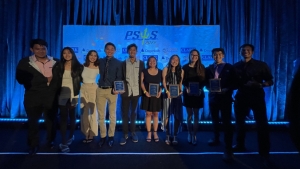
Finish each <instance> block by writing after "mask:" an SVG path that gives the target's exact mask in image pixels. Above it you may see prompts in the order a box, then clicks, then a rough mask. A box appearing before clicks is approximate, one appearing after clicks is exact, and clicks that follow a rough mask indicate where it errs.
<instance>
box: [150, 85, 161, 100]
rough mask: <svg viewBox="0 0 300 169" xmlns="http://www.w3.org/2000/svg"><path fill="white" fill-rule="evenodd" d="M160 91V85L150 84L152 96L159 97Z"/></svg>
mask: <svg viewBox="0 0 300 169" xmlns="http://www.w3.org/2000/svg"><path fill="white" fill-rule="evenodd" d="M158 90H159V84H156V83H149V95H150V96H155V97H156V96H157V94H158Z"/></svg>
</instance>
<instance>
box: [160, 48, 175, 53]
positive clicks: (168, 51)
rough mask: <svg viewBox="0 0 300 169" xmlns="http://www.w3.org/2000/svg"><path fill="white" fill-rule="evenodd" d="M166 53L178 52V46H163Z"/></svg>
mask: <svg viewBox="0 0 300 169" xmlns="http://www.w3.org/2000/svg"><path fill="white" fill-rule="evenodd" d="M162 51H163V52H164V53H176V52H178V48H163V50H162Z"/></svg>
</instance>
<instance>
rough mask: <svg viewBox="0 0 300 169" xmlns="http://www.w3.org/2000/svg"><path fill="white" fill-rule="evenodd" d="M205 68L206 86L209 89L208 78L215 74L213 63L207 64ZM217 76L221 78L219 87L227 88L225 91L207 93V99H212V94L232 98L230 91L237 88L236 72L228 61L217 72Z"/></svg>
mask: <svg viewBox="0 0 300 169" xmlns="http://www.w3.org/2000/svg"><path fill="white" fill-rule="evenodd" d="M205 69H206V70H205V79H206V87H207V88H208V89H209V79H213V78H214V76H215V67H214V64H211V65H209V66H208V67H206V68H205ZM219 78H221V88H222V89H224V88H226V89H228V90H227V91H226V92H225V93H224V92H223V93H209V97H210V98H209V99H210V100H211V99H214V96H215V97H221V96H222V97H228V99H230V100H232V92H233V90H235V89H236V88H237V74H236V72H235V69H234V67H233V66H232V65H231V64H229V63H225V65H224V67H223V69H222V71H221V72H220V73H219ZM220 94H221V95H220Z"/></svg>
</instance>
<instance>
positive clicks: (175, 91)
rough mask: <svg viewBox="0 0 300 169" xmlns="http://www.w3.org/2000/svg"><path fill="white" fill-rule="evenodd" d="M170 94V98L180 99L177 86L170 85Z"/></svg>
mask: <svg viewBox="0 0 300 169" xmlns="http://www.w3.org/2000/svg"><path fill="white" fill-rule="evenodd" d="M169 92H170V97H171V98H175V97H178V95H179V86H178V85H177V84H170V85H169Z"/></svg>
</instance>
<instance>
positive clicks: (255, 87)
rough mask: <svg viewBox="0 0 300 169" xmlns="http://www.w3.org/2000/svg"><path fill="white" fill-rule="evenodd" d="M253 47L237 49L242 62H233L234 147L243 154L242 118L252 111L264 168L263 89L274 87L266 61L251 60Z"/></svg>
mask: <svg viewBox="0 0 300 169" xmlns="http://www.w3.org/2000/svg"><path fill="white" fill-rule="evenodd" d="M253 52H254V46H253V45H251V44H244V45H242V46H241V47H240V55H241V56H242V60H241V61H239V62H237V63H235V64H234V67H235V68H236V71H237V75H238V90H237V93H236V95H235V104H234V111H235V118H236V127H237V144H236V145H235V146H234V147H233V150H234V151H245V150H246V148H245V132H246V131H245V130H246V128H245V118H246V116H247V115H248V114H249V109H252V111H253V114H254V117H255V118H254V119H255V121H256V126H257V134H258V147H259V154H260V155H261V157H262V159H263V160H264V164H265V165H267V163H268V161H269V160H268V157H269V151H270V138H269V129H268V119H267V110H266V102H265V92H264V89H263V88H264V87H269V86H271V85H273V76H272V74H271V71H270V68H269V67H268V65H267V64H266V63H265V62H262V61H259V60H256V59H253V58H252V55H253Z"/></svg>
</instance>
